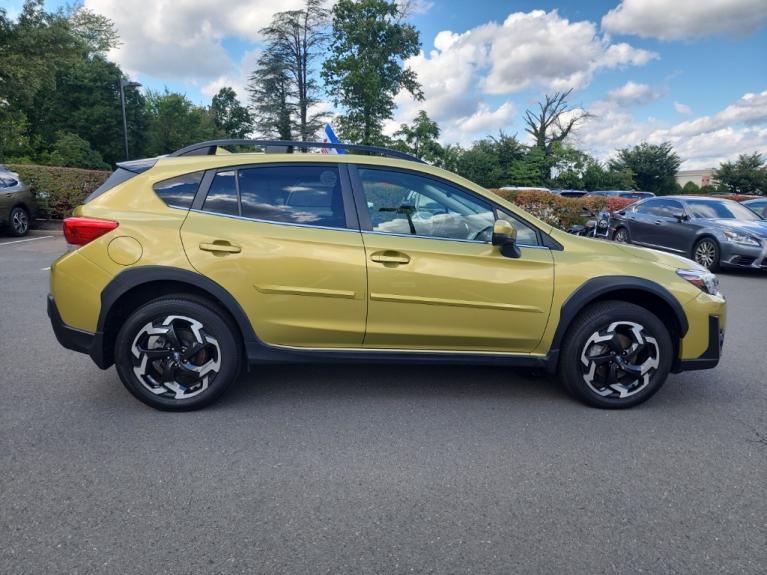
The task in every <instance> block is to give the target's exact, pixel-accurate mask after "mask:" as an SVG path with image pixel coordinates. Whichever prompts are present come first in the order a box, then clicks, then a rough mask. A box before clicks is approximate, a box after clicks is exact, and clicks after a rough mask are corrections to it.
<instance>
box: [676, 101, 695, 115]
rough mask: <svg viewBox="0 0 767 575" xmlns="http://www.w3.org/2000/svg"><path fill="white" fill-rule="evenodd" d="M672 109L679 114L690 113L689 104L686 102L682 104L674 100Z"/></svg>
mask: <svg viewBox="0 0 767 575" xmlns="http://www.w3.org/2000/svg"><path fill="white" fill-rule="evenodd" d="M674 110H676V111H677V112H679V113H680V114H684V115H685V116H689V115H690V114H692V108H690V106H688V105H687V104H682V103H681V102H674Z"/></svg>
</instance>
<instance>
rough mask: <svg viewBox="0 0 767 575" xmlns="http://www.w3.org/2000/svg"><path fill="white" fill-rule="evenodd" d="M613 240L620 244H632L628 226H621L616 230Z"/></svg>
mask: <svg viewBox="0 0 767 575" xmlns="http://www.w3.org/2000/svg"><path fill="white" fill-rule="evenodd" d="M613 240H615V241H616V242H618V243H620V244H630V243H631V235H630V234H629V231H628V229H627V228H624V227H620V228H618V229H617V230H615V235H614V236H613Z"/></svg>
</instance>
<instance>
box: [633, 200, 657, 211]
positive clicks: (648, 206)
mask: <svg viewBox="0 0 767 575" xmlns="http://www.w3.org/2000/svg"><path fill="white" fill-rule="evenodd" d="M659 201H660V200H646V201H644V202H641V203H639V204H637V205H636V206H634V212H636V213H637V214H650V213H652V211H653V210H654V209H655V208H656V207H658V202H659Z"/></svg>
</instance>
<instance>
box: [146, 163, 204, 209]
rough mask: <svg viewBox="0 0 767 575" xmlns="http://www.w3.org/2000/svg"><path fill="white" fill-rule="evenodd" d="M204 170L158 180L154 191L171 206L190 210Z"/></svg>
mask: <svg viewBox="0 0 767 575" xmlns="http://www.w3.org/2000/svg"><path fill="white" fill-rule="evenodd" d="M202 175H203V172H192V173H191V174H184V175H183V176H176V177H175V178H170V179H169V180H163V181H162V182H157V183H156V184H155V185H154V193H155V194H157V195H158V196H159V197H160V199H161V200H162V201H163V202H165V203H166V204H167V205H168V206H169V207H171V208H181V209H184V210H188V209H189V208H190V207H191V206H192V201H193V200H194V196H195V194H197V188H199V187H200V182H201V181H202Z"/></svg>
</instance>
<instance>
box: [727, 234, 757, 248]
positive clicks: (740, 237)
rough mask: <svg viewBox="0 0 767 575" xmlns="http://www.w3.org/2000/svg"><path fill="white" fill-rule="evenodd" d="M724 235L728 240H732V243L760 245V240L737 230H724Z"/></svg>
mask: <svg viewBox="0 0 767 575" xmlns="http://www.w3.org/2000/svg"><path fill="white" fill-rule="evenodd" d="M724 237H725V238H727V241H728V242H732V243H734V244H741V245H744V246H755V247H757V248H758V247H760V246H761V245H762V244H761V242H760V241H759V240H757V239H756V238H752V237H751V236H747V235H745V234H741V233H738V232H733V231H731V230H725V231H724Z"/></svg>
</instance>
